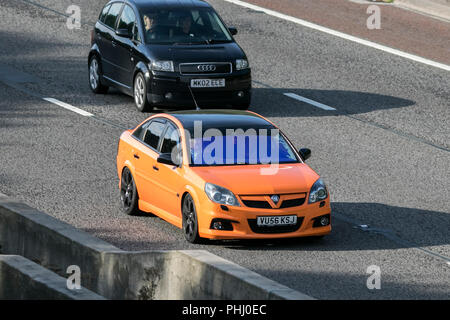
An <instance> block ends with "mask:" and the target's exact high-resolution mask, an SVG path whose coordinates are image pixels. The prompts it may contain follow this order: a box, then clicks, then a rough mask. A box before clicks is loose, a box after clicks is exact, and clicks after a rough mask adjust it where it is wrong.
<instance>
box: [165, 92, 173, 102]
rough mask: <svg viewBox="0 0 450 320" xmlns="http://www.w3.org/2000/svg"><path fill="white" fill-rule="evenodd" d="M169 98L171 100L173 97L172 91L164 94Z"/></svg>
mask: <svg viewBox="0 0 450 320" xmlns="http://www.w3.org/2000/svg"><path fill="white" fill-rule="evenodd" d="M164 97H165V98H166V99H167V100H170V99H172V98H173V95H172V92H168V93H166V95H165V96H164Z"/></svg>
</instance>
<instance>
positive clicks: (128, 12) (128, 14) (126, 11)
mask: <svg viewBox="0 0 450 320" xmlns="http://www.w3.org/2000/svg"><path fill="white" fill-rule="evenodd" d="M135 20H136V15H135V14H134V11H133V9H132V8H131V7H130V6H127V5H125V7H124V8H123V10H122V14H121V15H120V20H119V26H118V27H117V29H127V30H128V32H129V34H132V33H133V27H134V21H135Z"/></svg>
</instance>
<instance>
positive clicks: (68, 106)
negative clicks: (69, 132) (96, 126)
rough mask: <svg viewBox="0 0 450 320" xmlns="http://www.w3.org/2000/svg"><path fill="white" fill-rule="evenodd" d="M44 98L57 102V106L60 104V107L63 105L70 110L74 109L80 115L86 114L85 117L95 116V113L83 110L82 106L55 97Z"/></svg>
mask: <svg viewBox="0 0 450 320" xmlns="http://www.w3.org/2000/svg"><path fill="white" fill-rule="evenodd" d="M42 99H44V100H45V101H47V102H50V103H53V104H56V105H57V106H60V107H62V108H64V109H67V110H70V111H72V112H75V113H78V114H80V115H82V116H85V117H92V116H94V115H93V114H92V113H90V112H87V111H84V110H82V109H80V108H77V107H74V106H72V105H70V104H68V103H65V102H62V101H59V100H57V99H54V98H42Z"/></svg>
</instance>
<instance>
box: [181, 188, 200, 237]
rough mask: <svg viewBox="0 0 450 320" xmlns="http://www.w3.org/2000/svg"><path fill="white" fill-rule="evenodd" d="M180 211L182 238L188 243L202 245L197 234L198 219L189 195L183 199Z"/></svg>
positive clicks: (192, 200)
mask: <svg viewBox="0 0 450 320" xmlns="http://www.w3.org/2000/svg"><path fill="white" fill-rule="evenodd" d="M181 211H182V227H183V233H184V237H185V238H186V240H187V241H188V242H190V243H197V244H198V243H202V242H203V239H202V238H200V236H199V234H198V219H197V211H196V209H195V203H194V199H192V196H191V195H190V194H189V193H188V194H186V196H185V197H184V198H183V202H182V205H181Z"/></svg>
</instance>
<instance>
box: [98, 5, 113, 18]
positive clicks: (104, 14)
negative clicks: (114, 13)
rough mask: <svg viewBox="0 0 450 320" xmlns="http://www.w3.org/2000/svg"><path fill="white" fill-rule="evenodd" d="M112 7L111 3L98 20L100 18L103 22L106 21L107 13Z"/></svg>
mask: <svg viewBox="0 0 450 320" xmlns="http://www.w3.org/2000/svg"><path fill="white" fill-rule="evenodd" d="M110 7H111V5H110V4H109V5H107V6H106V7H104V8H103V11H102V13H100V16H99V17H98V20H100V21H101V22H105V18H106V14H107V13H108V11H109V8H110Z"/></svg>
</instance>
